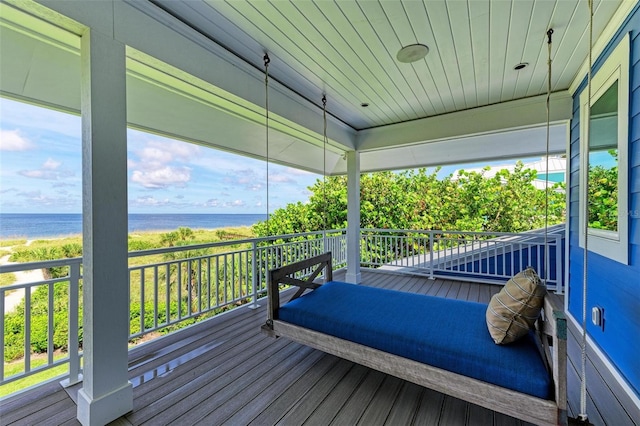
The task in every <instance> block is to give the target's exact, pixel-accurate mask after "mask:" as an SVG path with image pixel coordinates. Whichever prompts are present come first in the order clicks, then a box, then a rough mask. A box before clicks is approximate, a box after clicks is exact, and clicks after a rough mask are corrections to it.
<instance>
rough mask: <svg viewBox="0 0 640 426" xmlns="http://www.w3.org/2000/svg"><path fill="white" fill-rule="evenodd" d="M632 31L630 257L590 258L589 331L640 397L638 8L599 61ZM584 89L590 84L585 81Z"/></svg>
mask: <svg viewBox="0 0 640 426" xmlns="http://www.w3.org/2000/svg"><path fill="white" fill-rule="evenodd" d="M627 33H630V34H631V40H630V41H631V57H630V59H631V60H630V66H631V69H630V70H629V72H630V92H631V93H630V100H629V102H630V105H629V107H630V108H629V111H630V113H629V114H630V117H629V155H628V159H629V194H627V195H628V196H629V228H630V229H629V244H630V247H629V257H630V259H629V260H630V264H629V265H628V266H627V265H622V264H620V263H618V262H615V261H612V260H610V259H607V258H605V257H603V256H600V255H598V254H595V253H591V252H590V253H589V257H588V272H587V274H588V287H587V319H588V321H587V332H588V333H589V335H590V336H591V337H592V338H593V340H594V341H595V342H596V343H597V344H598V346H599V347H600V349H601V350H602V351H603V352H604V353H605V354H607V356H608V357H609V360H610V361H611V362H612V363H613V364H614V365H615V366H616V367H617V368H618V370H619V371H620V373H621V374H622V375H623V376H624V377H625V378H626V379H627V381H628V383H629V384H630V385H631V387H632V388H633V389H634V390H635V392H636V394H637V395H639V396H640V362H639V361H638V360H639V359H640V358H639V356H640V355H638V354H640V37H639V35H640V12H639V8H638V7H636V8H635V9H634V12H633V13H632V14H631V15H630V17H629V19H627V21H626V22H625V24H624V25H623V28H622V29H621V31H620V32H619V33H618V34H616V36H615V37H614V39H613V40H612V41H611V43H610V45H609V47H608V48H607V49H606V50H605V52H604V54H603V55H601V57H600V58H598V60H597V61H596V63H595V66H594V69H595V70H596V71H597V69H598V68H599V67H600V66H601V65H602V63H603V62H604V60H606V58H607V57H608V56H609V54H610V52H611V51H612V50H613V48H615V46H617V44H618V42H619V41H620V39H622V37H623V36H624V35H626V34H627ZM582 87H583V88H584V87H585V84H584V83H583V85H582ZM580 93H581V90H578V91H577V92H576V94H575V96H574V102H573V120H572V123H571V136H570V138H571V139H570V150H571V152H570V158H571V174H570V183H569V185H570V197H571V198H570V200H571V204H570V205H571V214H570V218H569V232H570V234H569V242H570V252H569V274H570V278H569V291H568V299H569V312H570V314H571V315H572V316H573V317H574V318H576V319H577V320H578V322H581V320H582V270H583V250H582V249H581V248H580V246H579V236H580V229H579V228H580V225H579V186H578V185H579V182H580V173H579V167H580V164H579V163H580V161H579V153H580V126H579V124H580V104H579V97H580ZM593 306H600V307H602V308H604V318H605V323H604V329H600V328H598V327H595V326H594V325H593V324H591V321H590V311H591V308H592V307H593Z"/></svg>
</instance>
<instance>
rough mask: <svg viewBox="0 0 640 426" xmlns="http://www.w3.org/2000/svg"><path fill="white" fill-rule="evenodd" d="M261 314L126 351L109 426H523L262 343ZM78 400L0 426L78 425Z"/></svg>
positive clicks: (5, 414)
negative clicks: (126, 407) (122, 404)
mask: <svg viewBox="0 0 640 426" xmlns="http://www.w3.org/2000/svg"><path fill="white" fill-rule="evenodd" d="M341 278H342V276H341V275H339V274H338V275H336V277H335V279H341ZM363 281H364V282H365V283H366V284H368V285H371V286H376V287H386V288H394V289H398V290H402V291H410V292H417V293H425V294H431V295H435V296H441V297H447V298H455V299H466V300H473V301H479V302H484V303H488V301H489V299H490V297H491V296H492V295H493V294H494V293H496V292H497V291H499V289H500V288H499V287H496V286H491V285H483V284H469V283H464V282H460V281H451V280H428V279H426V278H422V277H416V276H408V275H398V274H389V273H373V272H363ZM262 304H263V306H262V307H261V308H259V309H256V310H251V309H248V308H245V307H242V308H240V309H236V310H234V311H231V312H229V313H226V314H223V315H221V316H218V317H216V318H214V319H213V320H210V321H208V322H206V323H202V324H199V325H196V326H193V327H191V328H189V329H187V330H183V331H182V332H180V333H177V334H174V335H171V336H167V337H164V338H162V339H159V340H156V341H152V342H150V343H147V344H145V345H142V346H139V347H137V348H135V349H133V350H132V351H131V352H130V365H129V374H130V380H131V382H132V383H133V385H134V390H133V392H134V409H133V411H132V412H131V413H129V414H127V415H126V416H124V417H122V418H121V419H119V420H117V421H116V422H114V424H120V425H126V424H134V425H142V424H146V425H165V424H175V425H191V424H202V425H273V424H280V425H302V424H305V425H330V424H331V425H356V424H361V425H367V426H371V425H519V424H523V423H522V422H520V421H519V420H516V419H513V418H510V417H507V416H504V415H502V414H498V413H494V412H492V411H489V410H486V409H484V408H481V407H478V406H475V405H472V404H468V403H466V402H463V401H460V400H458V399H455V398H451V397H447V396H444V395H443V394H440V393H437V392H434V391H432V390H429V389H425V388H422V387H420V386H417V385H414V384H412V383H409V382H405V381H403V380H399V379H397V378H394V377H392V376H387V375H385V374H382V373H379V372H377V371H374V370H371V369H368V368H365V367H362V366H360V365H357V364H354V363H352V362H349V361H346V360H343V359H340V358H337V357H335V356H332V355H327V354H324V353H322V352H319V351H316V350H313V349H310V348H308V347H305V346H301V345H299V344H297V343H293V342H291V341H288V340H286V339H272V338H269V337H266V336H265V335H263V334H262V333H261V332H260V330H259V328H260V325H261V324H262V323H263V322H264V320H265V319H266V313H265V312H266V311H265V308H264V305H266V303H265V302H263V303H262ZM78 387H79V386H78ZM76 392H77V388H76V389H70V390H67V391H65V390H63V389H62V388H61V387H60V385H58V384H57V383H52V384H50V385H47V386H45V387H43V388H42V389H40V390H38V391H34V392H31V393H29V394H27V395H26V396H25V397H23V398H21V399H20V400H15V401H11V402H9V403H5V404H4V406H2V407H0V424H2V425H9V424H20V425H23V424H24V425H26V424H29V425H35V424H38V425H49V424H51V425H57V424H65V425H76V424H79V423H78V422H77V420H76V419H75V416H76V404H75V393H76Z"/></svg>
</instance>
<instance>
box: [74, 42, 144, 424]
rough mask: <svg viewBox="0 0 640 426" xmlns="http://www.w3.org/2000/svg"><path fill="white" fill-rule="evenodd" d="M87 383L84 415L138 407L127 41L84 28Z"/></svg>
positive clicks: (81, 397)
mask: <svg viewBox="0 0 640 426" xmlns="http://www.w3.org/2000/svg"><path fill="white" fill-rule="evenodd" d="M81 62H82V84H81V86H82V87H81V96H82V104H81V106H82V214H83V230H82V232H83V247H84V253H83V257H84V260H83V262H84V270H83V271H84V273H83V276H84V281H83V299H82V300H83V349H84V371H83V381H84V383H83V387H82V389H80V391H79V393H78V420H79V421H80V422H81V423H82V424H83V425H85V426H86V425H104V424H106V423H108V422H110V421H112V420H114V419H117V418H118V417H120V416H122V415H123V414H125V413H127V412H129V411H131V409H132V408H133V390H132V389H133V388H132V386H131V383H129V381H128V374H127V362H128V361H127V340H128V336H129V330H128V326H129V320H128V314H127V312H128V303H129V294H128V293H129V290H128V270H127V108H126V101H127V99H126V83H125V77H126V75H125V71H126V70H125V46H124V45H123V44H122V43H119V42H118V41H116V40H114V39H113V38H112V37H110V36H106V35H104V34H101V33H99V32H97V31H95V30H88V31H87V32H86V33H85V34H84V35H83V36H82V47H81Z"/></svg>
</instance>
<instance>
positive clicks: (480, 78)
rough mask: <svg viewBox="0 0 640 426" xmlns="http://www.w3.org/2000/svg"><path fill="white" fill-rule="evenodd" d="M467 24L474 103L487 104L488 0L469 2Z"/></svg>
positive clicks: (489, 44) (489, 36)
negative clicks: (474, 83)
mask: <svg viewBox="0 0 640 426" xmlns="http://www.w3.org/2000/svg"><path fill="white" fill-rule="evenodd" d="M468 6H469V24H470V26H471V51H472V52H473V68H474V70H475V79H476V102H477V104H478V105H479V106H482V105H488V104H489V58H490V57H491V49H490V46H491V31H490V27H489V22H490V20H489V19H490V15H489V7H490V2H489V0H484V1H471V2H469V3H468Z"/></svg>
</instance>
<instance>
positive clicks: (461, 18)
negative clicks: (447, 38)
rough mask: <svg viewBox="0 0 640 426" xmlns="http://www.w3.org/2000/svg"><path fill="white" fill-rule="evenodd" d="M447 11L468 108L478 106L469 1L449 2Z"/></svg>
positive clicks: (484, 35) (483, 35)
mask: <svg viewBox="0 0 640 426" xmlns="http://www.w3.org/2000/svg"><path fill="white" fill-rule="evenodd" d="M446 5H447V12H448V15H449V22H450V27H451V32H452V35H453V43H454V46H455V54H456V56H457V58H458V72H459V73H460V79H461V80H462V90H463V93H464V100H465V106H466V108H474V107H477V106H478V96H477V90H476V87H477V86H476V71H475V64H474V58H473V56H474V54H475V52H474V51H473V49H472V46H471V22H470V18H469V7H468V5H467V2H458V1H456V2H447V3H446ZM477 37H486V34H482V35H480V34H478V35H477Z"/></svg>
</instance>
